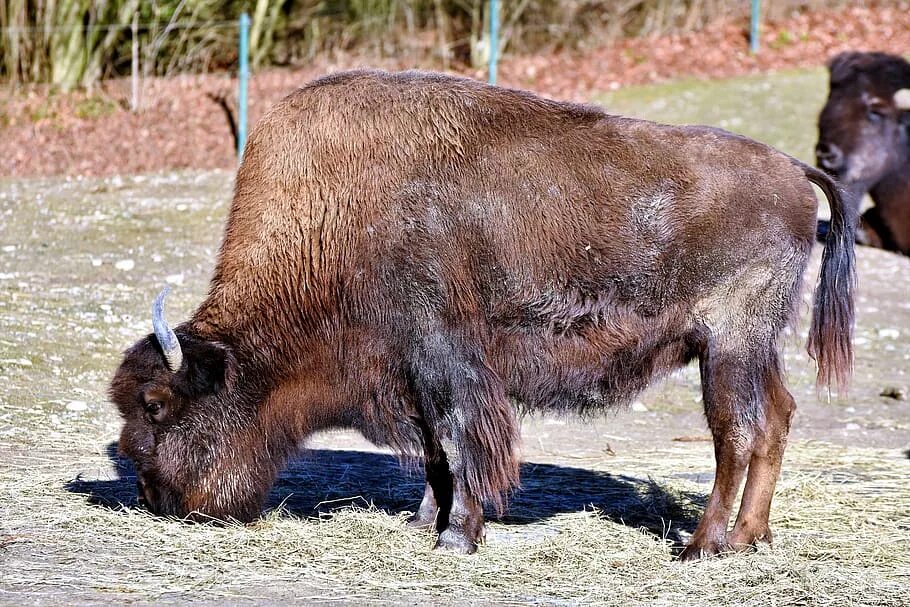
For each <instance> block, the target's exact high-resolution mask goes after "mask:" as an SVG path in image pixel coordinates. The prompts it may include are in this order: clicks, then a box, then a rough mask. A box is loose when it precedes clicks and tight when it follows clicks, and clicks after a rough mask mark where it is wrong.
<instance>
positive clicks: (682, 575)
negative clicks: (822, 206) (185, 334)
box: [0, 172, 910, 606]
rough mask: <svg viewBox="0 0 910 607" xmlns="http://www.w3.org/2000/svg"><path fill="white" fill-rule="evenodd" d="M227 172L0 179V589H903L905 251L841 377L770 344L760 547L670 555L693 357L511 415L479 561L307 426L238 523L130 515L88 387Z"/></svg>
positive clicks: (322, 598) (292, 592) (395, 485)
mask: <svg viewBox="0 0 910 607" xmlns="http://www.w3.org/2000/svg"><path fill="white" fill-rule="evenodd" d="M230 186H231V175H230V174H229V173H227V172H208V173H164V174H159V175H151V176H136V177H114V178H108V179H102V180H97V179H81V178H80V179H60V178H53V179H40V180H21V181H8V180H7V181H2V182H0V234H2V242H0V284H2V289H0V324H2V326H3V327H4V330H3V333H2V335H0V386H2V388H0V492H2V496H0V562H2V567H0V603H5V604H11V605H20V604H48V605H58V604H112V603H123V602H130V603H135V604H150V603H155V604H185V603H195V604H223V603H230V604H254V603H261V602H274V601H286V600H291V599H294V600H300V601H305V602H307V603H313V604H328V603H345V604H426V603H433V604H456V603H457V604H464V603H466V602H467V603H472V604H602V605H628V604H645V603H647V604H667V605H675V604H691V605H700V604H705V605H707V604H713V605H734V604H735V605H740V604H744V605H763V604H775V603H776V604H819V605H842V604H852V605H895V606H897V605H905V604H907V602H906V600H905V599H907V598H908V596H910V594H908V592H907V588H908V584H910V566H908V559H907V558H906V555H907V554H910V536H908V530H910V516H908V515H907V512H910V493H908V486H907V484H906V482H905V480H906V477H907V474H908V473H910V459H908V455H910V454H908V453H907V449H908V447H910V402H908V400H907V390H908V383H910V382H908V375H907V372H908V369H910V339H908V338H910V302H908V300H907V298H906V295H907V293H908V292H910V273H908V271H907V270H908V263H910V260H908V259H907V258H904V257H898V256H896V255H892V254H888V253H883V252H880V251H874V250H870V249H860V250H859V251H858V260H859V275H860V285H859V296H858V300H857V301H858V313H857V329H856V360H857V364H856V374H855V378H854V382H853V385H852V389H851V392H850V394H849V395H848V396H845V397H836V398H833V399H832V400H831V402H827V399H826V398H824V397H822V398H818V397H817V395H816V393H815V388H814V383H813V369H812V367H811V364H810V363H809V361H808V357H807V356H806V355H805V352H804V350H803V348H802V344H803V343H804V340H805V333H804V328H803V329H799V330H796V331H794V332H793V334H792V335H791V336H790V337H789V338H788V340H787V341H788V343H787V346H786V361H787V368H788V374H789V384H790V386H791V390H792V391H793V393H794V395H795V397H796V399H797V401H798V403H799V411H798V414H797V417H796V420H795V423H794V429H793V434H792V440H791V446H790V448H789V450H788V454H787V459H786V460H785V465H784V472H783V477H782V480H781V484H780V487H779V489H778V493H777V498H776V500H777V506H776V509H775V511H774V513H773V518H772V526H773V527H774V529H775V530H776V533H777V535H776V538H777V542H776V545H775V547H774V548H773V549H770V550H768V549H762V550H760V551H759V552H758V553H757V554H755V555H752V556H739V557H735V558H731V559H724V560H721V561H718V562H711V563H705V564H701V565H696V566H695V567H694V568H693V567H683V566H682V565H679V564H677V563H674V561H673V554H674V551H675V550H677V549H678V546H679V545H680V543H681V542H684V541H685V538H686V537H687V536H688V534H689V533H690V532H691V531H692V529H693V527H694V524H695V522H696V521H697V517H698V513H699V512H700V510H701V508H702V507H703V505H704V499H705V496H706V495H707V493H708V492H709V490H710V483H711V481H712V478H713V463H712V447H711V444H710V442H709V439H708V434H707V432H706V429H705V424H704V421H703V418H702V416H701V413H700V397H699V391H698V380H697V376H696V373H695V370H694V369H691V368H690V369H686V370H684V371H682V372H680V373H678V374H676V375H674V376H672V377H671V378H669V379H668V380H667V381H665V382H662V383H660V384H658V385H656V386H654V387H653V388H651V389H650V390H649V391H647V392H646V393H645V394H643V395H642V396H641V398H640V399H639V400H638V401H637V402H636V403H635V404H634V406H633V407H632V410H631V411H622V412H616V413H611V414H605V415H603V416H597V417H594V418H591V419H585V420H580V419H577V418H574V417H569V418H551V417H532V418H528V419H526V420H525V422H524V426H523V445H524V446H523V453H524V457H525V461H526V462H527V463H526V464H525V465H524V467H523V469H522V486H523V488H522V490H521V491H520V492H518V493H517V494H516V495H515V496H513V499H512V501H511V505H510V508H509V510H508V511H507V512H506V514H505V516H504V517H497V516H496V515H495V513H491V515H490V516H491V518H492V522H491V523H490V525H489V530H488V535H487V544H486V545H485V546H484V547H482V549H481V551H480V553H479V556H478V557H477V558H474V557H471V558H469V559H464V560H459V559H457V558H456V557H451V556H445V555H444V556H441V557H440V556H439V555H438V554H437V553H433V552H431V551H430V550H429V548H430V545H431V543H432V538H431V537H429V536H425V535H424V534H422V533H415V532H412V531H409V530H407V529H406V528H405V527H404V525H403V522H402V518H401V515H399V513H401V512H403V511H408V510H410V511H413V510H414V508H415V507H416V505H417V502H418V501H419V498H420V491H421V480H420V478H419V476H415V475H414V474H408V473H407V472H406V471H403V470H402V469H401V468H400V467H399V465H398V462H397V460H396V459H395V458H394V457H392V456H391V455H389V454H387V453H384V452H381V451H379V450H377V449H376V448H375V447H373V446H372V445H370V444H368V443H366V442H365V441H364V440H363V439H361V438H360V437H358V436H356V435H354V434H351V433H347V432H330V433H325V434H322V435H319V436H316V437H314V438H313V440H312V441H310V442H309V444H308V445H307V446H308V451H307V452H306V453H305V454H304V456H303V457H302V459H301V460H300V461H298V462H295V463H294V464H293V465H292V466H291V467H290V469H289V470H288V471H287V472H286V473H285V474H283V475H282V477H281V479H280V480H279V482H278V484H277V486H276V488H275V490H274V491H273V494H272V497H271V498H270V500H269V506H268V511H269V512H270V514H268V515H267V517H266V519H265V520H264V521H263V522H262V523H259V524H257V525H256V526H255V527H253V528H228V529H225V530H219V529H217V528H209V527H196V528H194V527H191V526H187V525H183V524H181V523H179V522H175V521H161V520H156V519H152V518H150V517H149V516H148V515H146V514H144V512H143V511H142V510H140V509H137V508H136V497H135V486H134V483H135V480H134V477H133V476H132V472H131V470H130V469H129V466H128V465H127V463H126V462H124V461H123V460H121V459H120V458H119V457H118V456H117V454H116V439H117V435H118V430H119V426H120V424H119V420H118V419H117V416H116V414H115V413H114V411H113V410H112V407H111V406H110V405H109V403H108V402H107V399H106V397H105V390H106V385H107V382H108V381H109V379H110V377H111V374H112V372H113V369H114V367H115V366H116V365H117V363H118V360H119V356H120V352H121V351H122V349H124V348H125V347H126V346H128V345H129V344H131V343H132V342H133V341H134V340H135V339H137V338H138V337H139V336H141V335H144V334H145V333H147V332H148V331H149V318H148V316H149V312H148V310H149V302H150V301H151V300H152V298H153V296H154V294H155V293H156V292H157V291H158V290H159V289H160V287H161V285H162V284H164V283H170V284H171V285H173V287H174V293H173V294H172V296H171V298H170V301H169V316H170V318H171V319H173V320H174V321H177V320H178V319H181V318H185V317H186V316H187V315H188V314H189V313H190V311H191V309H192V307H193V306H194V305H195V304H196V303H198V302H199V301H200V300H201V298H202V295H203V293H204V290H205V286H206V284H207V280H208V276H209V272H210V271H211V264H212V259H213V255H214V252H215V250H216V247H217V244H218V242H219V240H220V237H221V226H222V222H223V218H224V214H225V212H226V205H227V202H228V199H229V196H230ZM817 260H818V251H816V252H815V255H814V257H813V267H812V268H811V269H810V274H809V275H810V277H812V276H814V273H815V270H816V268H815V264H816V263H817ZM810 280H811V278H810ZM808 296H809V295H808V293H807V295H806V297H807V302H808ZM805 308H806V310H807V311H808V303H807V304H806V306H805ZM883 394H887V395H883ZM364 508H366V509H365V510H364ZM364 555H369V558H364ZM592 563H603V564H604V566H603V567H599V568H595V569H593V570H592V569H591V568H590V567H591V564H592ZM718 563H720V564H718Z"/></svg>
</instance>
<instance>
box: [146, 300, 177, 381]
mask: <svg viewBox="0 0 910 607" xmlns="http://www.w3.org/2000/svg"><path fill="white" fill-rule="evenodd" d="M170 291H171V288H170V287H164V290H163V291H161V293H159V294H158V297H156V298H155V303H153V304H152V326H153V327H154V328H155V337H157V338H158V343H159V344H161V349H162V350H163V351H164V358H165V360H167V366H168V368H169V369H170V370H171V371H173V372H174V373H176V372H177V371H179V370H180V365H181V364H183V351H182V350H181V349H180V342H179V341H177V335H176V334H175V333H174V330H173V329H171V328H170V327H169V326H168V324H167V320H166V319H165V318H164V298H165V297H167V294H168V293H170Z"/></svg>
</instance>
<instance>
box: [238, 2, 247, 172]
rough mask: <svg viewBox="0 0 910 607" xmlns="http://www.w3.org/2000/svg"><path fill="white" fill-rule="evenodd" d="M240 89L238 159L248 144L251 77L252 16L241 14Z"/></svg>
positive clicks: (241, 158)
mask: <svg viewBox="0 0 910 607" xmlns="http://www.w3.org/2000/svg"><path fill="white" fill-rule="evenodd" d="M239 59H240V77H239V81H240V83H239V86H240V90H239V91H238V92H237V160H238V161H242V160H243V147H244V146H245V145H246V106H247V87H248V85H249V79H250V16H249V15H248V14H246V13H242V14H241V15H240V52H239Z"/></svg>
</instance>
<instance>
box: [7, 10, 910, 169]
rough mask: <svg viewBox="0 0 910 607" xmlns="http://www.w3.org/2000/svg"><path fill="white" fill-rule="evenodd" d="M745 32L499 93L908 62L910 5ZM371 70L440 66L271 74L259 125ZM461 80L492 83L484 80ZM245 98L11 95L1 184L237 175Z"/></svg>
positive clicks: (506, 74)
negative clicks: (336, 78) (233, 108)
mask: <svg viewBox="0 0 910 607" xmlns="http://www.w3.org/2000/svg"><path fill="white" fill-rule="evenodd" d="M747 29H748V24H747V23H746V22H745V21H744V20H739V21H724V22H718V23H715V24H712V25H710V26H709V27H707V28H705V29H703V30H701V31H699V32H695V33H686V34H674V35H669V36H662V37H657V38H636V39H626V40H621V41H618V42H617V43H614V44H608V45H603V46H600V47H597V48H592V49H587V50H584V51H563V52H557V53H552V54H539V55H533V56H510V55H507V56H506V57H505V58H504V59H503V61H502V63H501V65H500V71H499V73H500V84H503V85H507V86H517V87H521V88H527V89H531V90H534V91H537V92H539V93H541V94H544V95H547V96H550V97H555V98H560V99H573V100H576V101H588V100H589V99H590V98H591V95H592V94H593V93H595V92H597V91H604V90H610V89H615V88H618V87H620V86H623V85H627V84H641V83H648V82H658V81H663V80H669V79H676V78H681V77H695V78H704V79H714V78H724V77H730V76H735V75H741V74H750V73H763V72H767V71H772V70H779V69H785V68H797V67H808V66H819V65H822V64H824V63H825V61H826V60H827V59H828V58H829V57H831V56H832V55H834V54H836V53H838V52H841V51H845V50H853V49H855V50H881V51H886V52H891V53H904V52H906V51H907V49H910V7H908V6H907V5H897V6H891V7H878V8H870V7H853V8H846V9H841V10H819V11H809V12H796V13H794V14H792V15H791V16H789V17H788V18H786V19H782V20H780V21H775V22H770V23H764V24H763V29H762V34H761V50H760V52H759V53H758V54H757V55H752V54H750V53H749V49H748V35H747ZM362 66H373V67H380V68H385V69H404V68H410V67H423V68H428V67H432V66H429V65H417V66H415V65H412V64H407V63H406V62H405V61H403V60H391V59H384V60H380V61H376V60H372V59H370V58H366V57H359V56H341V57H334V58H323V59H320V60H319V61H316V62H314V63H313V64H311V65H308V66H306V67H305V68H300V69H294V70H269V71H265V72H262V73H259V74H256V75H255V76H254V77H253V79H252V82H251V88H250V121H251V123H255V121H256V119H257V118H258V117H259V116H260V115H261V114H262V112H263V111H264V110H265V109H266V108H268V107H269V106H270V105H272V104H273V103H274V102H275V101H277V100H278V99H280V98H281V97H283V96H284V95H286V94H287V93H289V92H290V91H291V90H293V89H294V88H295V87H297V86H299V85H301V84H303V83H305V82H307V81H308V80H310V79H312V78H314V77H316V76H319V75H321V74H324V73H327V72H330V71H336V70H340V69H345V68H350V67H362ZM461 73H464V74H466V75H469V76H473V77H476V78H484V77H485V74H484V73H483V72H478V71H470V70H463V71H462V72H461ZM235 88H236V81H235V80H234V79H232V78H231V77H229V76H228V75H224V74H217V75H216V74H207V75H198V76H197V75H193V76H179V77H176V78H171V79H155V80H151V81H147V82H146V83H145V86H144V91H143V109H142V111H141V112H139V113H131V112H130V111H129V110H128V105H129V103H128V100H129V82H128V81H121V80H118V81H108V82H105V83H104V84H103V85H102V86H101V88H100V89H97V90H94V91H79V92H75V93H71V94H53V93H49V92H48V90H47V88H46V87H34V88H28V89H19V90H11V91H9V90H8V91H7V93H6V94H5V95H4V96H3V98H0V128H2V131H0V176H12V177H22V176H34V175H87V176H90V175H111V174H130V173H141V172H149V171H159V170H168V169H184V168H192V169H213V168H230V167H232V166H234V164H235V162H236V160H235V155H234V149H233V147H234V144H233V139H232V136H231V131H230V127H229V122H228V118H227V116H226V113H225V112H224V110H223V109H222V108H221V107H220V106H219V105H218V103H217V102H216V101H215V98H216V97H217V96H219V95H221V96H224V97H225V98H227V99H232V96H233V93H234V90H235Z"/></svg>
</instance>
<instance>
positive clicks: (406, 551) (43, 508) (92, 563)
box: [0, 440, 910, 606]
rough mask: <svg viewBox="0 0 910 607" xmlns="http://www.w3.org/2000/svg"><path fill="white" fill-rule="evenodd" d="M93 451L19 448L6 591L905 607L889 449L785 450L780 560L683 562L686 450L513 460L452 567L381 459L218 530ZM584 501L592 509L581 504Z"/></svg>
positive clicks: (69, 444)
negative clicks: (504, 507)
mask: <svg viewBox="0 0 910 607" xmlns="http://www.w3.org/2000/svg"><path fill="white" fill-rule="evenodd" d="M89 444H90V443H87V442H79V441H75V440H71V441H64V442H63V443H62V444H60V445H59V446H58V449H55V450H54V452H53V453H50V454H48V453H45V454H43V455H42V456H41V457H40V458H34V457H31V456H30V455H28V454H20V456H19V457H18V458H17V459H16V461H15V463H14V465H13V466H11V467H9V468H8V469H6V470H4V471H3V473H2V475H0V482H2V486H3V496H2V502H0V503H2V506H0V520H2V528H3V530H2V536H3V540H2V542H3V543H2V548H0V550H2V554H3V560H4V567H3V575H2V582H0V587H2V589H3V591H4V593H5V596H6V597H9V598H12V599H13V600H14V601H19V600H23V601H24V600H26V599H27V598H28V599H38V598H40V599H42V600H49V601H52V602H53V601H63V600H64V598H65V597H67V596H69V594H70V593H72V592H73V591H74V590H75V591H76V592H77V593H85V596H86V597H91V598H92V599H93V600H96V601H98V600H102V599H103V598H104V597H110V598H111V599H116V600H117V601H121V600H134V599H143V600H150V601H167V600H171V599H176V600H180V601H184V600H189V599H194V598H195V599H208V600H230V601H247V600H249V601H255V600H257V599H263V600H276V599H280V598H300V597H309V599H311V600H314V601H316V600H325V601H330V600H345V601H352V602H374V603H385V602H393V603H394V602H405V603H410V602H414V601H426V602H440V603H447V602H450V603H461V602H462V601H467V600H470V601H480V602H485V601H489V602H495V603H496V604H513V603H514V604H578V603H591V604H601V605H629V604H643V603H648V604H668V605H675V604H687V605H698V604H706V605H707V604H712V605H767V604H777V605H791V604H807V603H811V604H817V605H895V606H897V605H903V604H906V600H907V598H908V594H907V588H908V584H910V533H908V531H910V518H908V514H907V513H908V506H910V485H908V483H907V482H906V473H907V468H908V461H907V459H906V458H905V457H903V455H902V454H899V453H895V452H893V451H884V450H871V449H847V448H837V447H832V446H830V445H825V444H813V443H803V444H797V445H794V446H792V447H791V449H790V451H789V453H788V459H787V466H786V470H787V471H786V473H785V475H784V477H783V479H782V481H781V483H780V487H779V490H778V492H777V495H776V499H775V508H774V520H773V521H772V524H773V529H774V531H775V533H776V538H775V539H776V541H775V545H774V547H773V548H767V547H761V548H760V549H759V550H758V551H757V552H756V553H754V554H744V555H738V556H735V557H732V558H724V559H715V560H710V561H705V562H700V563H694V564H688V563H687V564H683V563H679V562H677V561H676V560H674V556H673V553H674V548H675V546H676V542H675V541H674V536H684V535H685V532H686V530H691V528H692V526H693V525H694V523H695V521H696V520H697V515H698V512H699V511H700V505H699V502H700V501H702V500H703V498H704V495H705V493H706V492H707V491H708V489H709V487H708V485H706V484H705V483H699V482H693V481H691V480H687V479H686V478H685V477H688V476H691V474H692V473H693V472H694V471H702V470H704V469H706V468H707V469H710V466H711V462H710V458H709V457H707V455H706V453H705V452H704V451H705V450H704V449H700V448H698V447H697V446H694V445H685V446H679V445H674V446H673V448H672V449H669V450H661V451H651V452H648V451H640V452H636V453H634V454H633V453H630V454H628V455H621V456H617V457H613V458H610V459H609V460H607V461H603V460H601V461H600V462H593V465H591V466H589V465H588V464H587V463H586V464H585V466H584V467H577V466H578V463H577V461H574V460H573V461H572V462H571V465H568V464H560V463H546V464H529V465H526V466H525V468H524V470H523V478H524V487H523V489H522V490H521V491H520V492H519V493H518V494H517V495H516V496H515V497H514V499H513V501H512V507H511V508H510V510H509V512H508V514H507V515H506V516H505V517H503V519H501V520H499V521H493V522H491V523H490V524H489V532H488V538H487V543H486V545H485V546H483V547H482V548H481V550H480V551H479V553H478V554H477V555H474V556H470V557H461V556H455V555H451V554H446V553H438V552H433V551H432V550H431V547H432V543H433V537H432V536H431V535H430V534H428V533H425V532H420V531H415V530H412V529H409V528H408V527H407V526H406V525H405V523H404V520H405V517H404V515H403V514H401V513H399V512H395V511H394V510H393V508H395V507H398V506H400V505H402V504H416V502H417V500H419V497H420V490H421V482H420V479H419V478H416V477H414V476H412V475H411V476H409V475H408V474H407V473H406V472H404V471H402V470H400V469H398V468H397V466H396V464H395V461H394V459H393V458H391V457H390V456H388V455H386V454H382V453H365V452H357V451H343V452H332V451H329V450H323V451H320V452H319V453H317V454H311V456H310V457H307V458H305V459H304V460H303V461H302V462H300V463H297V464H295V465H294V466H292V467H291V469H290V470H289V472H288V473H287V474H285V475H284V476H283V478H282V483H280V485H279V487H280V489H279V490H276V491H275V492H274V493H273V496H272V498H271V502H270V505H271V510H270V511H269V512H268V513H267V514H266V516H265V517H264V518H263V519H262V520H261V521H260V522H258V523H256V524H255V525H252V526H250V527H242V526H227V527H216V526H208V525H187V524H183V523H180V522H178V521H173V520H163V519H158V518H155V517H152V516H149V515H148V514H147V513H145V512H144V511H142V510H140V509H137V508H135V507H134V505H133V504H134V500H135V498H134V495H133V478H132V477H131V476H129V474H128V473H127V472H125V471H123V470H120V471H119V472H117V471H116V470H114V469H111V467H110V462H109V455H110V452H109V451H108V450H102V451H101V452H99V453H96V454H94V455H93V454H91V453H90V450H89V448H88V447H89ZM75 458H78V459H75ZM115 464H116V462H115ZM79 470H81V471H83V473H81V474H78V475H76V476H74V474H73V472H74V471H79ZM90 471H94V472H90ZM342 478H343V479H345V480H343V481H341V482H339V479H342ZM573 479H574V480H575V481H577V483H573ZM554 481H555V482H558V483H559V485H558V486H554V485H553V482H554ZM291 488H296V489H297V491H300V494H297V493H295V494H293V495H289V494H288V493H287V490H288V489H291ZM355 488H356V489H355ZM557 493H558V494H560V495H562V497H559V496H558V495H555V494H557ZM338 500H340V501H338ZM585 500H589V501H590V502H592V503H594V504H595V506H596V507H590V506H589V507H587V508H585V507H584V506H581V507H579V504H582V503H583V502H584V501H585ZM120 502H123V503H122V504H121V503H120ZM320 503H321V505H319V504H320ZM317 506H318V507H317ZM314 507H315V508H314ZM671 515H672V516H674V517H676V518H675V519H674V520H670V519H669V518H668V517H669V516H671Z"/></svg>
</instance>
